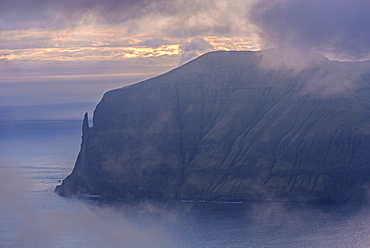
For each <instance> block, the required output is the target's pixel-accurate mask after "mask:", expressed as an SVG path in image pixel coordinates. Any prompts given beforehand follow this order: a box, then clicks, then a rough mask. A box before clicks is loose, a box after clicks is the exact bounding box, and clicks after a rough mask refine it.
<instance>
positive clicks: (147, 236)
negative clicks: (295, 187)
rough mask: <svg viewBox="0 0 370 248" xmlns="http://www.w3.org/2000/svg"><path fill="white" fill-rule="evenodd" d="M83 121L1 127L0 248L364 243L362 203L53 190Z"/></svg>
mask: <svg viewBox="0 0 370 248" xmlns="http://www.w3.org/2000/svg"><path fill="white" fill-rule="evenodd" d="M81 125H82V120H68V119H63V120H52V119H51V120H23V121H21V120H7V121H3V122H1V123H0V141H1V142H0V163H1V164H0V247H4V248H5V247H7V248H8V247H9V248H12V247H19V248H20V247H22V248H23V247H24V248H26V247H27V248H36V247H48V248H54V247H55V248H62V247H63V248H76V247H79V248H80V247H89V248H92V247H107V248H109V247H112V248H115V247H271V248H272V247H274V248H276V247H284V248H286V247H370V224H369V223H370V206H367V205H363V204H362V205H361V204H319V205H314V204H290V203H219V202H155V201H150V202H126V201H123V200H121V201H118V200H117V201H107V200H105V201H103V200H99V199H95V198H86V199H74V198H64V197H60V196H58V195H56V194H55V193H53V190H54V188H55V187H56V186H57V185H59V184H60V183H61V180H63V178H65V177H66V176H67V175H69V174H70V173H71V171H72V169H73V165H74V162H75V160H76V157H77V154H78V151H79V145H80V142H81V140H80V139H81Z"/></svg>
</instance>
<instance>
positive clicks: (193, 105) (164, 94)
mask: <svg viewBox="0 0 370 248" xmlns="http://www.w3.org/2000/svg"><path fill="white" fill-rule="evenodd" d="M260 61H261V52H212V53H208V54H206V55H203V56H201V57H199V58H198V59H196V60H194V61H192V62H190V63H188V64H185V65H183V66H181V67H179V68H177V69H175V70H172V71H170V72H168V73H166V74H163V75H160V76H158V77H155V78H152V79H149V80H146V81H143V82H140V83H137V84H135V85H131V86H127V87H124V88H121V89H117V90H112V91H109V92H107V93H106V94H105V95H104V97H103V99H102V100H101V102H100V103H99V104H98V105H97V107H96V110H95V112H94V118H93V127H91V128H90V127H89V126H88V121H87V116H85V118H84V122H83V137H82V144H81V150H80V153H79V155H78V158H77V161H76V164H75V168H74V170H73V172H72V174H71V175H70V176H68V177H67V178H66V179H65V180H64V181H63V183H62V185H61V186H58V187H57V188H56V190H55V191H56V192H57V193H58V194H59V195H62V196H71V195H84V194H91V195H101V196H105V197H114V198H124V199H161V200H216V201H251V200H290V201H346V200H362V199H364V198H365V197H366V194H367V188H368V185H370V184H369V183H370V88H369V87H370V64H369V63H339V62H333V61H329V60H326V59H321V60H318V61H315V62H314V63H312V64H311V65H310V66H309V67H307V68H306V69H304V70H302V71H299V72H297V71H291V70H289V69H286V70H276V69H271V68H270V69H267V68H264V67H262V66H261V63H260ZM336 81H338V82H336Z"/></svg>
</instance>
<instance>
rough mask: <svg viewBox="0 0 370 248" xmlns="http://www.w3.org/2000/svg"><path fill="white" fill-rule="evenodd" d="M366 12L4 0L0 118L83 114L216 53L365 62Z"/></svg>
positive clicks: (267, 3)
mask: <svg viewBox="0 0 370 248" xmlns="http://www.w3.org/2000/svg"><path fill="white" fill-rule="evenodd" d="M368 13H370V2H369V1H367V0H311V1H307V0H234V1H227V0H187V1H185V0H171V1H170V0H105V1H100V0H63V1H60V0H0V117H1V116H2V117H3V118H5V117H4V116H6V118H20V116H23V117H24V118H36V119H38V118H41V119H42V118H48V116H53V118H54V117H55V116H56V115H57V112H58V114H61V115H60V116H59V117H58V118H82V115H83V114H81V113H80V112H81V111H82V112H83V109H86V108H87V110H86V111H89V112H92V110H93V108H94V106H95V105H96V103H97V102H98V101H99V100H100V98H101V96H102V94H103V93H104V92H105V91H107V90H110V89H113V88H118V87H121V86H124V85H127V84H132V83H135V82H138V81H141V80H144V79H147V78H150V77H153V76H155V75H158V74H161V73H164V72H166V71H169V70H171V69H173V68H175V67H177V66H179V65H181V64H183V63H185V62H187V61H189V60H191V59H193V58H195V57H197V56H199V55H201V54H203V53H206V52H210V51H215V50H241V51H259V50H264V49H268V48H272V47H278V48H279V51H281V53H284V55H286V54H289V55H293V56H288V58H289V60H292V61H294V60H295V59H297V58H300V59H302V58H304V59H306V58H307V57H309V56H307V55H306V53H307V52H309V51H316V52H319V53H321V54H323V55H325V56H327V57H329V58H330V59H334V60H341V61H360V60H368V59H369V58H370V15H368ZM276 56H277V57H282V56H281V54H277V55H276ZM293 64H294V63H293ZM46 105H47V107H45V106H46ZM50 106H54V110H53V111H54V112H53V111H52V108H51V107H50ZM35 109H36V110H37V112H38V114H37V115H34V114H33V112H32V111H34V110H35ZM66 109H68V111H66ZM62 110H64V111H62ZM69 110H71V111H69ZM59 111H62V112H63V113H60V112H59Z"/></svg>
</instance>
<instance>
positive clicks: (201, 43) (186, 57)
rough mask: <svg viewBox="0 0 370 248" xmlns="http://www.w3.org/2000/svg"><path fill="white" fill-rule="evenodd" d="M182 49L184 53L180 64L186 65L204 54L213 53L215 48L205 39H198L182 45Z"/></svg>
mask: <svg viewBox="0 0 370 248" xmlns="http://www.w3.org/2000/svg"><path fill="white" fill-rule="evenodd" d="M181 48H182V49H181V50H182V51H184V53H183V54H182V58H181V60H180V64H184V63H186V62H188V61H190V60H192V59H194V58H195V57H198V56H199V55H200V54H202V53H205V52H209V51H211V50H212V49H213V46H212V45H211V44H210V43H208V42H207V41H205V40H204V39H203V38H200V37H196V38H194V39H192V40H191V41H190V42H188V43H185V44H184V45H182V47H181Z"/></svg>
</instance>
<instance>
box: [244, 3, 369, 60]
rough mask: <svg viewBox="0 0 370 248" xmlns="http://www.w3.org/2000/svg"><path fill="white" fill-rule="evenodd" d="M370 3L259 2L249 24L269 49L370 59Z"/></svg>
mask: <svg viewBox="0 0 370 248" xmlns="http://www.w3.org/2000/svg"><path fill="white" fill-rule="evenodd" d="M369 13H370V2H369V1H363V0H351V1H348V0H312V1H307V0H276V1H269V0H259V1H257V3H256V4H255V5H254V8H253V11H252V12H251V20H252V22H254V23H255V24H256V25H257V26H258V27H260V29H261V36H262V37H263V39H264V40H265V41H266V42H269V43H270V44H271V45H272V46H283V47H294V48H295V49H300V50H310V49H314V50H316V51H319V52H323V53H326V54H328V55H331V56H332V57H335V58H344V59H366V58H369V55H370V15H369Z"/></svg>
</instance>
